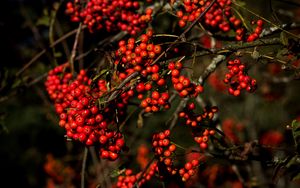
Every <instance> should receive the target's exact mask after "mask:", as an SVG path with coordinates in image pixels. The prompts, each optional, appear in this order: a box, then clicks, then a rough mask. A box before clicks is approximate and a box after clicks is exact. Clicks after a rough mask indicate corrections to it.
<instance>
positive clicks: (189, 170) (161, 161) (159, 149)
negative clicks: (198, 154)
mask: <svg viewBox="0 0 300 188" xmlns="http://www.w3.org/2000/svg"><path fill="white" fill-rule="evenodd" d="M169 137H170V130H165V131H164V132H159V133H156V134H154V135H153V137H152V147H153V150H154V152H155V156H156V158H157V159H158V171H161V173H159V174H160V175H161V176H162V177H161V178H164V177H163V175H164V173H165V172H167V173H168V174H169V175H171V176H172V175H176V174H177V175H178V174H179V175H180V176H181V177H182V181H187V180H188V179H189V178H190V177H191V176H193V175H194V174H195V172H196V170H197V169H196V168H197V167H198V165H199V160H197V159H194V160H192V161H191V162H187V163H186V164H185V165H184V167H183V168H177V167H175V166H174V163H175V161H174V158H175V150H176V145H175V144H172V143H171V142H170V138H169ZM178 169H179V170H178ZM178 172H179V173H178Z"/></svg>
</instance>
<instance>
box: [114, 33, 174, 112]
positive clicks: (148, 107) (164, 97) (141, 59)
mask: <svg viewBox="0 0 300 188" xmlns="http://www.w3.org/2000/svg"><path fill="white" fill-rule="evenodd" d="M152 36H153V31H152V29H148V31H147V32H146V34H142V35H141V36H140V37H139V41H136V40H135V39H134V38H130V39H128V40H127V41H125V40H122V41H120V42H119V49H118V50H117V51H116V60H115V65H116V66H117V76H118V78H119V79H120V80H124V79H126V78H127V77H128V76H130V75H131V74H132V73H134V72H138V73H139V74H140V75H141V78H140V79H139V80H137V83H136V86H135V88H134V89H131V90H130V92H131V93H132V94H133V95H134V93H137V98H138V99H140V100H141V103H140V106H141V107H142V108H144V110H145V112H157V111H159V110H160V109H169V108H170V104H169V102H168V100H169V94H168V92H167V91H165V92H163V91H162V92H159V91H158V90H157V89H156V88H155V87H154V86H155V85H157V87H163V86H165V84H166V78H165V76H166V74H164V72H163V71H162V69H161V66H160V65H157V64H153V65H152V62H153V61H154V59H155V58H156V57H157V55H158V54H160V53H161V46H160V45H155V44H154V43H153V42H151V38H152ZM154 84H155V85H154ZM146 92H148V95H147V96H146V95H145V93H146Z"/></svg>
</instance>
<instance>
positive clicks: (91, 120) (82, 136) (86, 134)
mask: <svg viewBox="0 0 300 188" xmlns="http://www.w3.org/2000/svg"><path fill="white" fill-rule="evenodd" d="M68 65H69V64H63V65H60V66H58V67H56V68H54V69H53V70H50V71H49V73H48V77H47V80H46V82H45V86H46V89H47V92H48V94H49V96H50V98H51V99H52V100H53V101H54V104H55V110H56V112H57V114H58V115H59V118H60V121H59V125H60V126H61V127H64V128H65V129H66V131H67V133H66V134H67V137H68V138H70V139H74V140H79V141H80V142H82V143H84V144H85V145H87V146H90V145H100V156H101V157H102V158H107V159H110V160H115V159H117V158H118V156H119V152H120V151H121V150H122V149H123V148H124V145H125V143H124V139H123V135H122V134H121V133H119V132H116V131H114V129H116V128H117V123H116V116H118V117H117V118H119V119H122V118H124V117H125V112H126V106H127V102H128V98H129V96H128V95H126V93H125V94H124V95H121V97H120V98H119V99H117V100H115V101H113V102H111V103H110V104H109V105H108V106H107V107H105V108H103V109H100V108H99V104H98V102H97V101H98V99H99V98H100V97H101V96H102V95H103V94H104V93H106V92H107V84H106V81H105V80H101V79H100V80H98V82H97V86H96V87H91V85H92V81H91V80H90V79H89V78H88V77H87V75H86V71H85V70H81V71H80V73H79V74H78V75H77V77H76V79H74V80H72V74H71V73H69V72H67V68H68ZM115 110H117V111H118V114H116V112H115Z"/></svg>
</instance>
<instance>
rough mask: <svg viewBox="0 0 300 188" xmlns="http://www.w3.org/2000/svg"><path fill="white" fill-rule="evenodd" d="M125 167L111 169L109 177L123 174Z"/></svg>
mask: <svg viewBox="0 0 300 188" xmlns="http://www.w3.org/2000/svg"><path fill="white" fill-rule="evenodd" d="M125 170H126V169H125V168H123V169H115V170H113V171H112V172H111V173H110V177H111V178H116V177H118V176H119V175H121V174H123V173H124V172H125Z"/></svg>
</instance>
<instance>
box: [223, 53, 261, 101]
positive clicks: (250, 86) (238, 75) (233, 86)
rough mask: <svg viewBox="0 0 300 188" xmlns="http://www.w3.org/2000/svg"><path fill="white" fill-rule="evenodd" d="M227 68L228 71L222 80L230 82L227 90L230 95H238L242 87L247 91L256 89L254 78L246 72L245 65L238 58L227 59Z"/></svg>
mask: <svg viewBox="0 0 300 188" xmlns="http://www.w3.org/2000/svg"><path fill="white" fill-rule="evenodd" d="M227 68H228V70H229V72H228V73H227V74H226V75H225V79H224V82H225V83H226V84H230V87H229V89H228V91H229V93H230V94H231V95H234V96H239V95H240V94H241V90H243V89H245V90H246V91H248V92H254V91H255V90H256V87H257V84H256V80H255V79H253V78H251V77H250V76H248V75H247V74H246V70H245V68H246V67H245V65H244V64H242V63H241V60H240V59H238V58H237V59H234V60H230V61H228V63H227Z"/></svg>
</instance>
